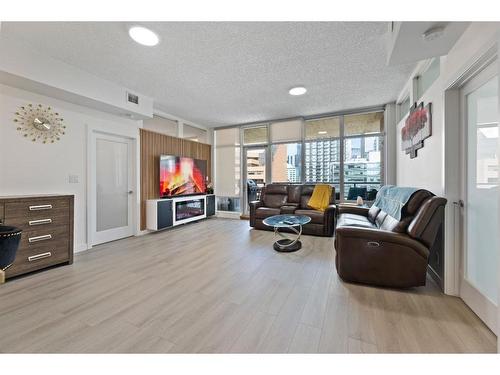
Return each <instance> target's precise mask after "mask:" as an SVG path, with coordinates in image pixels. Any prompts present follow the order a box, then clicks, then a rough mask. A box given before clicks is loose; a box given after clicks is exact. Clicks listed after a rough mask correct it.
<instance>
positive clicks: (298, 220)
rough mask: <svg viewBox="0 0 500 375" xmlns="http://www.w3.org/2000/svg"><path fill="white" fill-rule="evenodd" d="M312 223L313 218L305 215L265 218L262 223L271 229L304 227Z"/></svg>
mask: <svg viewBox="0 0 500 375" xmlns="http://www.w3.org/2000/svg"><path fill="white" fill-rule="evenodd" d="M310 221H311V218H310V217H309V216H305V215H274V216H269V217H267V218H265V219H264V221H262V222H263V223H264V224H265V225H267V226H270V227H275V228H276V227H281V228H287V227H296V226H299V225H304V224H307V223H309V222H310Z"/></svg>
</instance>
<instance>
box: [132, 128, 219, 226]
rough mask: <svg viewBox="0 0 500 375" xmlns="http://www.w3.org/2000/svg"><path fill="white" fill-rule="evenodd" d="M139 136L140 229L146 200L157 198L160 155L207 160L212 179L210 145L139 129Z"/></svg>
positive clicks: (209, 174) (144, 224) (144, 220)
mask: <svg viewBox="0 0 500 375" xmlns="http://www.w3.org/2000/svg"><path fill="white" fill-rule="evenodd" d="M140 137H141V150H140V153H141V167H140V168H141V230H144V229H146V200H148V199H158V198H159V186H160V167H159V160H160V155H176V156H186V157H190V158H195V159H201V160H207V175H208V178H209V180H210V181H212V146H210V145H207V144H204V143H199V142H193V141H188V140H186V139H181V138H176V137H170V136H168V135H164V134H160V133H156V132H152V131H150V130H145V129H140Z"/></svg>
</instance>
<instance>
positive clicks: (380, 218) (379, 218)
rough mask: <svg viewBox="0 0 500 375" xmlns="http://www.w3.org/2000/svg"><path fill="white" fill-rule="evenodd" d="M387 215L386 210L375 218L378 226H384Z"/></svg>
mask: <svg viewBox="0 0 500 375" xmlns="http://www.w3.org/2000/svg"><path fill="white" fill-rule="evenodd" d="M386 217H387V212H385V211H382V210H381V211H380V212H379V213H378V215H377V217H376V218H375V225H376V226H377V228H380V227H381V226H382V223H383V222H384V220H385V218H386Z"/></svg>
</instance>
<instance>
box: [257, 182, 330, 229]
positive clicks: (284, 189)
mask: <svg viewBox="0 0 500 375" xmlns="http://www.w3.org/2000/svg"><path fill="white" fill-rule="evenodd" d="M313 191H314V185H295V184H269V185H267V186H265V187H264V188H263V189H262V193H261V196H260V200H258V201H253V202H250V226H251V227H254V228H257V229H264V230H273V228H272V227H269V226H267V225H264V224H263V220H264V219H265V218H267V217H269V216H273V215H281V214H292V215H306V216H309V217H310V218H311V221H310V222H309V223H308V224H306V225H304V226H303V228H302V233H303V234H312V235H315V236H330V237H331V236H333V231H334V229H335V188H332V195H331V196H330V205H329V206H328V207H327V208H326V210H325V211H324V212H322V211H318V210H313V209H311V208H309V207H308V206H307V203H308V202H309V199H310V198H311V195H312V193H313ZM283 229H284V230H285V228H283Z"/></svg>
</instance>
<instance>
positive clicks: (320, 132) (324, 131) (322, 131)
mask: <svg viewBox="0 0 500 375" xmlns="http://www.w3.org/2000/svg"><path fill="white" fill-rule="evenodd" d="M327 133H328V132H327V131H326V130H320V131H319V132H318V134H327Z"/></svg>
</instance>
